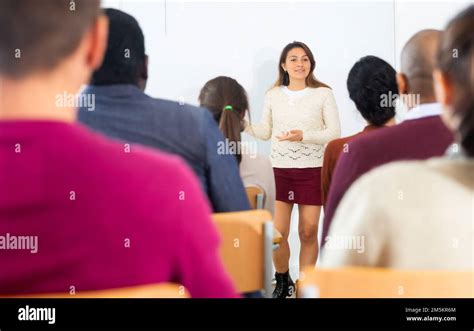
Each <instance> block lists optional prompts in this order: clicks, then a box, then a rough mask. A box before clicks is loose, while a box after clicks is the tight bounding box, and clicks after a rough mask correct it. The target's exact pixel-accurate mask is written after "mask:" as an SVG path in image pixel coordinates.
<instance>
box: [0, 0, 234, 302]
mask: <svg viewBox="0 0 474 331" xmlns="http://www.w3.org/2000/svg"><path fill="white" fill-rule="evenodd" d="M69 7H70V4H69V2H67V1H62V0H48V1H37V0H2V1H0V80H1V82H2V102H0V266H1V272H0V294H22V293H45V292H69V291H71V292H72V291H74V292H76V293H77V292H80V291H86V290H99V289H107V288H120V287H128V286H134V285H140V284H150V283H160V282H169V281H172V282H178V283H181V284H183V285H184V286H185V287H187V289H188V290H189V291H190V294H191V295H192V296H193V297H234V296H235V295H236V294H235V291H234V287H233V285H232V283H231V280H230V278H229V277H228V276H227V274H226V273H225V271H224V269H223V265H222V263H221V261H220V258H219V252H218V244H219V237H218V233H217V231H216V228H215V226H214V225H213V222H212V220H211V217H210V212H211V210H210V208H209V205H208V203H207V200H206V199H205V197H204V195H203V194H202V193H201V190H200V186H199V182H198V180H197V178H195V176H194V175H193V174H192V172H191V170H189V168H188V167H187V166H186V165H185V164H184V162H182V161H181V160H180V159H178V158H177V157H173V156H169V155H165V154H163V153H159V152H154V151H152V150H149V149H146V148H142V147H138V146H132V148H131V150H130V152H129V153H127V152H125V151H124V148H123V144H120V143H118V142H114V141H111V140H109V139H106V138H104V137H103V136H101V135H98V134H96V133H93V132H91V131H89V130H88V129H86V128H85V127H83V126H81V125H78V124H76V123H75V117H76V109H75V107H74V105H71V104H69V102H64V101H65V100H61V98H63V97H64V96H65V95H66V96H69V97H71V96H72V97H73V96H74V95H75V94H76V93H77V92H78V90H79V88H80V87H81V85H83V84H85V83H86V82H87V81H88V80H89V79H90V75H91V73H92V71H93V70H94V69H96V68H97V67H98V66H100V63H101V61H102V59H103V54H104V52H105V47H106V42H107V40H106V38H107V18H106V17H105V16H104V15H102V14H101V11H100V1H99V0H87V1H84V0H76V2H75V11H74V12H71V11H70V9H69ZM18 22H28V24H18ZM15 49H17V50H21V58H14V57H13V56H11V55H12V54H14V50H15ZM69 97H68V100H69ZM19 243H21V245H20V246H18V244H19Z"/></svg>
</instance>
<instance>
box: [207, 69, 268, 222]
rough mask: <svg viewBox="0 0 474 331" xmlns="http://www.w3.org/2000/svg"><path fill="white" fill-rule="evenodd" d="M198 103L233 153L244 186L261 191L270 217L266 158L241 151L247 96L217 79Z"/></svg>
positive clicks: (225, 80)
mask: <svg viewBox="0 0 474 331" xmlns="http://www.w3.org/2000/svg"><path fill="white" fill-rule="evenodd" d="M199 102H200V104H201V106H202V107H206V108H207V109H209V110H210V111H211V113H212V115H213V116H214V119H215V120H216V122H217V123H219V128H220V129H221V131H222V133H223V134H224V137H225V138H226V144H228V145H229V148H228V150H232V149H231V147H233V149H234V150H235V152H236V153H235V158H236V159H237V162H238V163H239V164H240V176H241V177H242V180H243V182H244V186H245V187H248V186H258V187H260V188H262V189H263V191H264V192H265V201H264V209H267V210H269V211H270V212H271V213H272V214H273V213H274V210H275V179H274V176H273V168H272V164H271V162H270V159H269V158H268V157H264V156H261V155H257V154H256V151H252V150H251V149H250V148H247V149H246V148H245V145H244V144H242V143H241V136H240V134H241V132H242V131H243V129H244V126H243V122H242V120H243V118H244V116H245V114H246V113H247V111H248V109H249V102H248V98H247V93H246V92H245V90H244V88H243V87H242V86H241V85H240V84H239V83H238V82H237V81H236V80H235V79H232V78H230V77H217V78H214V79H211V80H210V81H208V82H207V83H206V84H205V85H204V87H203V88H202V89H201V93H200V94H199Z"/></svg>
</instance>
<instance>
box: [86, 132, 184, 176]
mask: <svg viewBox="0 0 474 331" xmlns="http://www.w3.org/2000/svg"><path fill="white" fill-rule="evenodd" d="M78 129H79V134H78V135H79V136H82V138H81V139H80V141H81V148H82V149H83V150H87V151H88V158H89V160H91V161H93V162H94V164H96V165H97V167H98V168H101V169H108V172H109V174H110V175H117V174H124V173H126V174H127V177H126V180H133V178H138V177H143V178H147V177H148V178H149V180H153V178H156V177H157V176H159V177H161V178H167V176H170V175H173V174H179V173H180V172H181V171H183V169H187V168H186V166H185V165H184V162H183V161H181V159H180V158H178V157H177V156H174V155H171V154H168V153H164V152H161V151H159V150H157V149H152V148H149V147H145V146H142V145H139V144H130V143H128V142H124V141H120V140H115V139H111V138H108V137H105V136H103V135H101V134H98V133H96V132H92V131H91V130H89V129H88V128H86V127H83V126H80V125H78ZM91 171H94V169H91ZM184 171H186V170H184ZM121 178H122V177H120V176H119V177H117V180H118V181H120V180H121Z"/></svg>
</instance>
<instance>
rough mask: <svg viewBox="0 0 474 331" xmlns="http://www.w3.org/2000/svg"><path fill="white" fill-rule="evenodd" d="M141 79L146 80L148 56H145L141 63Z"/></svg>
mask: <svg viewBox="0 0 474 331" xmlns="http://www.w3.org/2000/svg"><path fill="white" fill-rule="evenodd" d="M142 78H143V79H144V80H148V55H145V60H144V61H143V68H142Z"/></svg>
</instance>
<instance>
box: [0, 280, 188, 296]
mask: <svg viewBox="0 0 474 331" xmlns="http://www.w3.org/2000/svg"><path fill="white" fill-rule="evenodd" d="M0 298H28V299H30V298H31V299H34V298H37V299H39V298H48V299H68V298H82V299H84V298H88V299H109V298H113V299H119V298H190V296H189V293H188V291H187V290H186V289H185V288H184V286H180V285H177V284H172V283H160V284H148V285H139V286H132V287H124V288H116V289H106V290H97V291H78V292H76V293H75V294H70V293H69V292H61V293H40V294H36V293H35V294H21V295H1V294H0Z"/></svg>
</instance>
